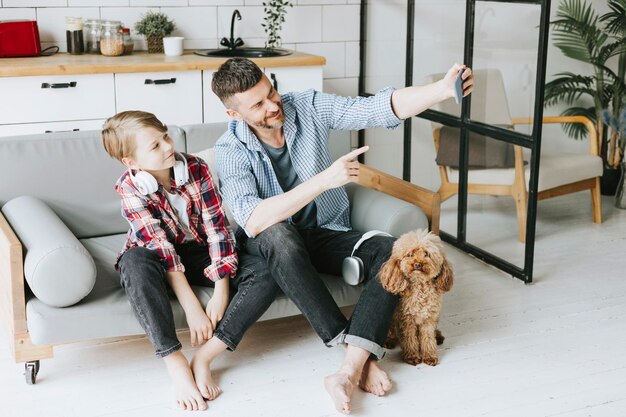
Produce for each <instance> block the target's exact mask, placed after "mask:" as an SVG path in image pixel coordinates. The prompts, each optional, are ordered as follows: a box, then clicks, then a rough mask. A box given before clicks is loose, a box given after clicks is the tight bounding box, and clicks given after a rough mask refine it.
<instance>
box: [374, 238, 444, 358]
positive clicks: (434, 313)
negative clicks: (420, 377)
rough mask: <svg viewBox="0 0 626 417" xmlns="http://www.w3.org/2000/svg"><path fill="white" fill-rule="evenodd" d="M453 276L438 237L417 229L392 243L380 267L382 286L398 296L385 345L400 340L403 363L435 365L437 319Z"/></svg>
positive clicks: (437, 340)
mask: <svg viewBox="0 0 626 417" xmlns="http://www.w3.org/2000/svg"><path fill="white" fill-rule="evenodd" d="M452 279H453V277H452V269H451V268H450V265H449V264H448V260H447V259H446V256H445V255H444V253H443V247H442V246H441V240H440V239H439V236H437V235H435V234H433V233H430V232H429V231H428V230H416V231H414V232H409V233H406V234H404V235H402V236H400V238H399V239H398V240H397V241H396V242H395V244H394V246H393V250H392V253H391V257H390V258H389V260H388V261H387V262H385V264H383V266H382V268H381V270H380V282H381V283H382V286H383V288H385V290H387V291H388V292H390V293H392V294H399V295H400V303H399V304H398V307H397V309H396V311H395V314H394V317H393V322H392V324H391V329H390V330H389V338H388V340H387V343H386V344H385V346H387V347H393V346H394V345H395V342H396V338H397V339H399V341H400V346H401V347H402V358H403V359H404V361H405V362H406V363H408V364H411V365H417V364H418V363H421V362H424V363H425V364H427V365H430V366H435V365H437V363H438V362H439V360H438V358H437V344H438V343H437V342H439V344H441V343H443V336H441V333H439V330H437V322H438V321H439V313H440V311H441V300H442V298H443V293H445V292H447V291H450V288H452Z"/></svg>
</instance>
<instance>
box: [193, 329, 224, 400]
mask: <svg viewBox="0 0 626 417" xmlns="http://www.w3.org/2000/svg"><path fill="white" fill-rule="evenodd" d="M225 350H226V345H225V344H224V342H222V341H221V340H220V339H218V338H217V337H212V338H210V339H209V341H208V342H206V343H205V344H204V345H202V346H201V347H200V349H198V351H197V352H196V354H195V355H193V359H192V360H191V370H192V371H193V376H194V378H195V379H196V386H197V387H198V389H199V390H200V394H202V396H203V397H204V398H206V399H207V400H210V401H212V400H214V399H216V398H217V397H218V396H219V395H220V394H221V393H222V389H221V388H220V387H219V386H218V385H217V384H216V383H215V381H214V380H213V376H212V375H211V362H213V359H215V358H216V357H217V355H219V354H220V353H221V352H223V351H225Z"/></svg>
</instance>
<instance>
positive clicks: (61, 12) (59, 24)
mask: <svg viewBox="0 0 626 417" xmlns="http://www.w3.org/2000/svg"><path fill="white" fill-rule="evenodd" d="M99 12H100V10H99V9H98V8H97V7H63V8H57V7H50V8H40V9H37V26H38V27H39V39H41V41H42V42H65V17H66V16H82V17H84V18H86V19H87V18H95V19H98V18H99ZM65 51H66V49H64V48H61V52H65Z"/></svg>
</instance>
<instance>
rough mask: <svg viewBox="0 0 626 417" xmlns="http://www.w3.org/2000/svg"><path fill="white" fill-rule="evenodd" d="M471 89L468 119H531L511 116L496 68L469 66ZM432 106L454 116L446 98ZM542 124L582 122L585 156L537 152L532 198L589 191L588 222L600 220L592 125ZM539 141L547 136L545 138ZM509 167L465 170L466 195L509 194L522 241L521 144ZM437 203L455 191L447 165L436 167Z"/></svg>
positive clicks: (524, 180)
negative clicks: (536, 183)
mask: <svg viewBox="0 0 626 417" xmlns="http://www.w3.org/2000/svg"><path fill="white" fill-rule="evenodd" d="M441 77H443V74H438V75H432V76H430V77H429V78H430V80H432V81H434V80H437V79H441ZM474 79H475V83H476V90H475V91H474V92H473V93H472V96H473V97H472V117H473V118H475V119H477V120H484V121H485V122H486V123H491V124H497V125H508V126H515V125H519V124H530V123H532V119H531V118H511V116H510V115H509V110H508V103H507V100H506V95H505V92H504V83H503V81H502V76H501V74H500V72H499V71H498V70H475V71H474ZM439 107H440V108H438V110H441V111H444V112H447V113H450V114H459V113H460V108H459V106H458V105H457V104H455V103H454V102H453V101H452V100H448V101H446V102H444V103H441V105H440V106H439ZM543 123H582V124H584V125H585V126H586V127H587V129H588V130H589V153H588V154H565V153H563V154H542V155H541V158H540V163H539V186H538V190H537V191H538V194H537V198H538V200H544V199H546V198H551V197H558V196H562V195H565V194H570V193H574V192H578V191H583V190H590V191H591V202H592V215H593V221H594V223H602V207H601V200H600V175H602V159H601V158H600V156H599V144H598V137H597V132H596V129H595V126H594V124H593V122H592V121H591V120H589V119H588V118H586V117H583V116H569V117H564V116H559V117H544V118H543ZM440 133H441V126H440V125H434V124H433V139H434V142H435V150H436V151H439V143H440ZM544 140H549V138H545V137H544ZM514 160H515V164H514V165H515V166H514V168H497V169H495V168H491V169H470V170H469V172H468V194H482V195H495V196H511V197H512V198H513V200H514V201H515V207H516V212H517V223H518V235H519V240H520V241H521V242H525V240H526V211H527V207H528V181H529V179H530V166H529V164H525V162H524V155H523V151H522V147H520V146H517V145H514ZM439 174H440V176H441V187H440V188H439V194H440V195H441V201H442V202H443V201H445V200H447V199H448V198H450V197H452V196H453V195H454V194H456V193H457V192H458V186H459V185H458V178H459V172H458V170H456V169H454V168H450V167H448V166H439Z"/></svg>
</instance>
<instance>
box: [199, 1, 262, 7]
mask: <svg viewBox="0 0 626 417" xmlns="http://www.w3.org/2000/svg"><path fill="white" fill-rule="evenodd" d="M261 4H262V3H259V5H261ZM189 5H190V6H243V5H244V0H189Z"/></svg>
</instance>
